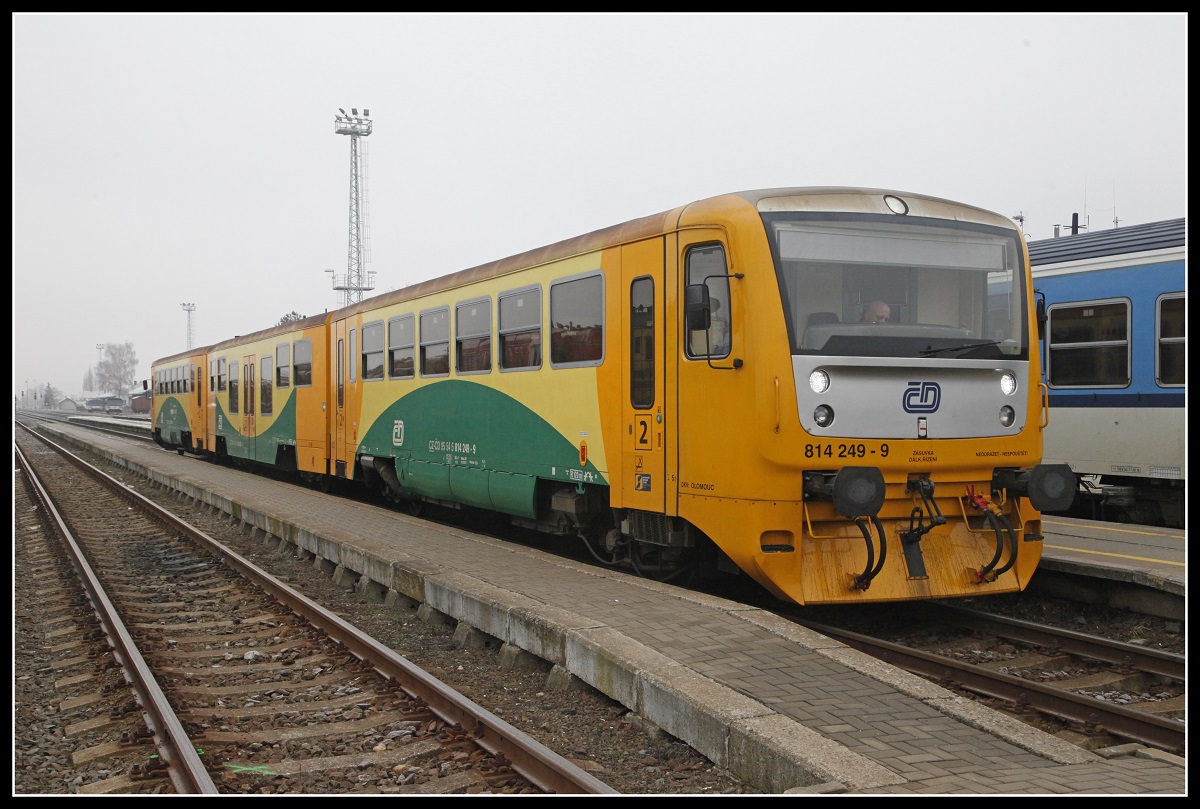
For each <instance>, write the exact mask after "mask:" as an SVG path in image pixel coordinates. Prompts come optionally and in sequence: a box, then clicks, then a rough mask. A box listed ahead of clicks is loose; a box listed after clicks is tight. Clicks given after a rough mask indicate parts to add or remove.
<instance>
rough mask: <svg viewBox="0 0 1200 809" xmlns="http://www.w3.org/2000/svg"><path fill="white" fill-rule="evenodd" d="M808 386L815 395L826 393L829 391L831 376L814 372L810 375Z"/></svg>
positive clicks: (822, 372)
mask: <svg viewBox="0 0 1200 809" xmlns="http://www.w3.org/2000/svg"><path fill="white" fill-rule="evenodd" d="M808 386H809V387H810V388H812V392H813V393H824V392H825V391H827V390H829V374H827V373H825V372H824V371H820V370H818V371H813V372H812V373H811V374H809V375H808Z"/></svg>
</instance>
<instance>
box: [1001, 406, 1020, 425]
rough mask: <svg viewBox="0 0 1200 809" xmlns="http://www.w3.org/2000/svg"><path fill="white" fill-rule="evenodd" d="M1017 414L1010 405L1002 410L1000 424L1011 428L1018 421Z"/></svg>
mask: <svg viewBox="0 0 1200 809" xmlns="http://www.w3.org/2000/svg"><path fill="white" fill-rule="evenodd" d="M1016 418H1017V413H1016V411H1015V410H1013V409H1012V408H1011V407H1009V406H1008V405H1005V406H1004V407H1002V408H1000V424H1001V425H1002V426H1004V427H1011V426H1012V424H1013V422H1014V421H1016Z"/></svg>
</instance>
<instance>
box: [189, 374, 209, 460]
mask: <svg viewBox="0 0 1200 809" xmlns="http://www.w3.org/2000/svg"><path fill="white" fill-rule="evenodd" d="M192 388H193V390H192V392H193V393H195V394H196V410H195V414H196V417H195V418H194V419H192V424H194V425H195V428H194V429H195V431H196V432H195V433H194V434H193V435H192V448H193V449H194V450H196V452H201V451H203V450H206V449H208V448H209V447H210V446H211V443H210V442H209V440H208V433H207V432H206V426H207V424H208V412H207V410H208V409H207V408H206V407H205V406H204V399H205V396H204V394H205V392H206V391H207V390H208V377H207V376H206V375H205V373H204V365H203V363H199V362H198V363H196V364H195V365H193V366H192Z"/></svg>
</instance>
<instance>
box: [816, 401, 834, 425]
mask: <svg viewBox="0 0 1200 809" xmlns="http://www.w3.org/2000/svg"><path fill="white" fill-rule="evenodd" d="M813 420H814V421H815V422H816V423H817V426H818V427H828V426H829V425H830V424H833V408H832V407H830V406H829V405H818V406H817V409H816V410H814V411H813Z"/></svg>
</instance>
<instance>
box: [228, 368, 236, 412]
mask: <svg viewBox="0 0 1200 809" xmlns="http://www.w3.org/2000/svg"><path fill="white" fill-rule="evenodd" d="M229 412H230V413H237V412H238V364H237V363H236V362H231V363H229Z"/></svg>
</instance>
